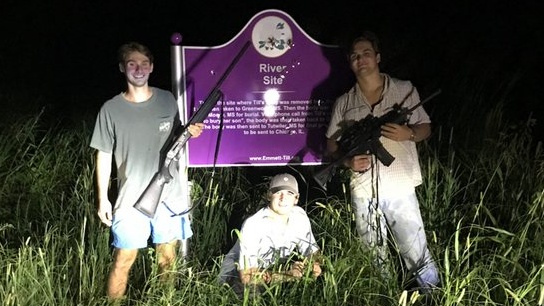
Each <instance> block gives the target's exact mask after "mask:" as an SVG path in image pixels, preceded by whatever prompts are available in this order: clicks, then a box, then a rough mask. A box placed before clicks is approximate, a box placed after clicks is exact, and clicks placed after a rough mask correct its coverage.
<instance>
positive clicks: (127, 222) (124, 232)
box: [111, 203, 193, 249]
mask: <svg viewBox="0 0 544 306" xmlns="http://www.w3.org/2000/svg"><path fill="white" fill-rule="evenodd" d="M172 215H173V213H172V212H171V211H170V210H169V209H168V208H167V207H166V205H165V204H164V203H161V204H159V206H158V207H157V211H156V213H155V217H154V218H153V219H151V218H149V217H147V216H146V215H144V214H143V213H141V212H139V211H138V210H136V209H135V208H134V207H130V208H126V209H121V210H119V211H117V212H115V214H114V215H113V221H112V226H111V231H112V234H113V242H112V245H113V246H114V247H116V248H118V249H141V248H145V247H147V246H148V240H149V237H150V236H151V238H152V241H153V243H156V244H157V243H168V242H171V241H174V240H185V239H188V238H190V237H191V236H192V235H193V231H192V230H191V223H190V221H189V216H188V214H185V215H182V216H172Z"/></svg>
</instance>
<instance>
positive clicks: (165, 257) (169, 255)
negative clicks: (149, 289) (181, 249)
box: [157, 240, 178, 281]
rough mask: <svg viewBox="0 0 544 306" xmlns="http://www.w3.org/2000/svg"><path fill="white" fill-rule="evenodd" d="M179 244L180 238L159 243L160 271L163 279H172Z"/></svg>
mask: <svg viewBox="0 0 544 306" xmlns="http://www.w3.org/2000/svg"><path fill="white" fill-rule="evenodd" d="M177 246H178V240H173V241H170V242H168V243H159V244H157V259H158V263H159V273H160V274H161V280H163V281H169V280H171V279H172V277H170V276H171V275H172V274H171V273H170V272H171V271H172V269H173V267H174V262H175V260H176V248H177Z"/></svg>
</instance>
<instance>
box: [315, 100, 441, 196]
mask: <svg viewBox="0 0 544 306" xmlns="http://www.w3.org/2000/svg"><path fill="white" fill-rule="evenodd" d="M440 92H441V90H440V89H439V90H437V91H436V92H434V93H433V94H432V95H430V96H429V97H427V98H426V99H425V100H423V101H421V102H419V103H417V104H416V105H414V106H413V107H411V108H403V107H400V106H399V105H398V104H395V105H394V106H393V109H392V110H391V111H389V112H387V113H386V114H384V115H383V116H381V117H374V116H372V115H368V116H366V117H365V118H363V119H361V120H359V121H357V122H355V123H354V124H353V125H352V126H350V127H349V128H348V129H347V130H346V131H345V132H344V133H343V134H342V138H341V139H340V141H339V148H340V151H341V153H340V154H339V156H338V158H337V159H335V160H333V161H332V162H331V163H329V164H328V165H327V166H326V167H324V168H323V169H321V170H319V171H317V172H316V173H315V174H314V175H313V177H314V180H315V181H316V182H317V183H318V184H319V186H321V188H323V189H324V190H326V189H327V183H328V182H329V181H330V180H331V179H332V177H333V176H334V174H335V172H336V170H337V169H338V167H340V166H342V165H343V163H344V161H345V160H346V158H350V157H353V156H355V155H359V154H374V155H375V156H376V158H377V159H378V160H379V161H380V162H381V163H382V164H383V165H384V166H387V167H389V166H390V165H391V164H392V163H393V161H394V160H395V157H394V156H392V155H391V154H390V153H389V152H388V151H387V150H386V149H385V148H384V146H383V144H382V143H381V141H380V139H379V138H380V136H381V127H382V125H384V124H386V123H397V124H404V123H406V120H407V117H408V115H409V114H411V113H412V112H413V111H414V110H415V109H416V108H418V107H420V106H421V105H422V104H424V103H426V102H428V101H429V100H431V99H433V98H434V97H435V96H437V95H438V94H440ZM411 94H412V91H410V93H409V94H408V95H407V96H406V97H405V98H404V100H403V102H401V105H402V103H404V101H405V100H406V99H407V98H408V97H409V96H410V95H411Z"/></svg>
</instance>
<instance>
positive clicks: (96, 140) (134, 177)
mask: <svg viewBox="0 0 544 306" xmlns="http://www.w3.org/2000/svg"><path fill="white" fill-rule="evenodd" d="M151 89H152V91H153V95H152V96H151V98H150V99H149V100H147V101H144V102H141V103H133V102H130V101H127V100H126V99H125V98H124V97H123V95H122V94H119V95H117V96H115V97H113V98H112V99H111V100H108V101H107V102H106V103H104V105H103V106H102V108H101V109H100V112H99V114H98V117H97V120H96V125H95V128H94V133H93V136H92V139H91V144H90V146H91V147H92V148H95V149H97V150H100V151H103V152H106V153H113V156H114V159H115V164H116V166H117V180H118V181H117V183H118V188H119V195H118V197H117V200H116V202H115V205H114V211H117V210H119V209H123V208H127V207H131V206H133V205H134V203H136V201H137V200H138V198H139V197H140V195H141V194H142V193H143V191H144V190H145V188H146V187H147V185H148V184H149V182H150V181H151V179H152V177H153V175H154V174H155V173H156V172H157V171H158V170H159V166H160V165H161V164H162V162H163V161H164V156H165V153H166V151H167V149H168V148H167V145H165V144H166V143H167V141H168V143H170V140H171V139H172V137H173V134H174V131H175V130H176V128H177V127H179V124H180V121H179V118H178V107H177V103H176V100H175V98H174V96H173V95H172V93H171V92H169V91H165V90H162V89H158V88H154V87H153V88H151ZM180 186H181V185H180V182H179V178H178V175H174V179H173V180H172V181H170V182H169V183H168V184H166V186H165V188H164V190H163V193H162V198H161V200H162V201H165V202H166V203H167V204H168V206H169V207H170V208H172V209H173V210H178V209H179V210H180V211H181V210H182V208H183V207H184V205H186V203H184V201H183V197H182V194H181V188H180ZM176 212H177V211H176Z"/></svg>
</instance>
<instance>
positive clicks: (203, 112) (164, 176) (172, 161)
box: [134, 42, 249, 218]
mask: <svg viewBox="0 0 544 306" xmlns="http://www.w3.org/2000/svg"><path fill="white" fill-rule="evenodd" d="M248 47H249V42H246V43H245V44H244V46H243V47H242V49H241V50H240V51H239V52H238V54H237V55H236V57H235V58H234V59H233V60H232V62H231V63H230V65H229V66H228V67H227V70H226V71H225V73H223V75H222V76H221V78H220V79H219V81H218V82H217V84H216V85H215V87H214V88H213V89H212V91H211V92H210V94H209V95H208V97H207V98H206V100H204V103H203V104H202V106H200V108H199V109H198V110H197V111H196V113H194V114H193V116H192V117H191V118H190V119H189V121H188V122H187V124H186V125H185V127H184V128H183V132H182V133H181V135H180V136H179V137H178V138H177V139H176V140H175V141H174V142H173V143H172V145H171V146H170V149H169V150H168V152H167V153H166V158H165V160H164V162H163V164H162V166H161V168H160V170H159V171H158V172H157V173H155V175H154V176H153V178H152V179H151V182H150V183H149V185H148V186H147V187H146V189H145V191H144V192H143V193H142V195H141V196H140V198H139V199H138V201H136V204H134V208H136V209H137V210H138V211H140V212H141V213H143V214H144V215H146V216H148V217H150V218H153V217H154V216H155V212H156V210H157V206H158V205H159V201H160V198H161V194H162V190H163V189H164V185H165V184H167V183H169V182H170V181H171V180H172V179H173V176H174V173H175V171H174V170H175V167H177V163H178V161H179V159H180V156H179V155H180V152H181V150H182V149H183V147H184V146H185V144H186V143H187V141H188V140H189V139H190V138H191V133H189V130H188V127H189V126H190V125H191V124H194V123H202V122H203V121H204V119H206V117H208V114H209V113H210V112H211V111H212V109H213V108H214V107H215V104H216V103H217V101H218V100H219V98H221V96H222V95H223V93H222V92H221V90H219V87H220V86H221V84H222V83H223V81H224V80H225V79H226V78H227V76H228V75H229V74H230V72H231V71H232V69H233V68H234V66H235V65H236V64H237V63H238V61H239V60H240V58H241V57H242V55H243V54H244V53H245V52H246V50H247V48H248Z"/></svg>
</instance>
